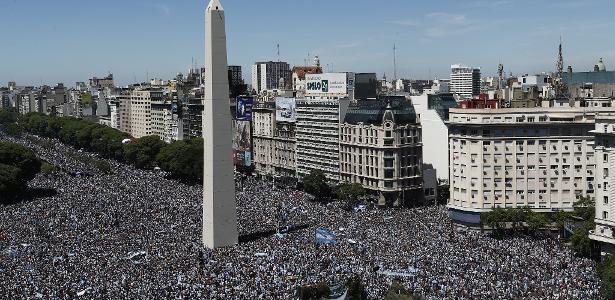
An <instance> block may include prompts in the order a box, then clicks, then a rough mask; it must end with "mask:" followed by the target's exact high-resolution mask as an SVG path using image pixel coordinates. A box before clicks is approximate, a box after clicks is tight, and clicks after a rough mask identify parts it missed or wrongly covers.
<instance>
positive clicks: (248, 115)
mask: <svg viewBox="0 0 615 300" xmlns="http://www.w3.org/2000/svg"><path fill="white" fill-rule="evenodd" d="M253 105H254V97H237V108H236V112H237V115H236V116H237V120H247V121H251V120H252V106H253Z"/></svg>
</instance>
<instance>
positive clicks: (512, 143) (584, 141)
mask: <svg viewBox="0 0 615 300" xmlns="http://www.w3.org/2000/svg"><path fill="white" fill-rule="evenodd" d="M597 112H615V109H613V108H597V109H594V110H591V111H589V110H588V111H586V110H584V109H580V108H531V109H530V108H510V109H492V110H486V109H451V110H450V116H449V122H448V127H449V160H450V175H449V178H450V195H451V196H450V200H449V203H448V208H449V215H450V216H451V218H452V219H454V220H456V221H460V222H465V223H471V224H479V222H480V213H482V212H487V211H490V210H491V209H493V208H495V207H502V208H514V207H524V206H528V207H530V208H532V209H533V210H536V211H540V212H554V211H557V210H572V208H573V206H572V205H573V204H574V203H575V202H576V201H577V199H578V197H579V196H584V197H594V196H595V192H596V188H597V187H596V183H599V182H600V180H602V179H601V178H597V176H598V174H597V172H596V157H595V154H594V149H593V146H594V136H593V134H592V133H591V131H592V130H593V129H594V117H595V115H596V113H597Z"/></svg>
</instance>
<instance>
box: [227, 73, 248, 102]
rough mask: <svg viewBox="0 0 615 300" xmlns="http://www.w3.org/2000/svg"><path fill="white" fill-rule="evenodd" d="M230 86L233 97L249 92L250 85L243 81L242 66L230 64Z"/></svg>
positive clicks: (230, 96) (230, 95)
mask: <svg viewBox="0 0 615 300" xmlns="http://www.w3.org/2000/svg"><path fill="white" fill-rule="evenodd" d="M228 87H229V98H231V99H234V98H236V97H237V96H240V95H243V94H246V93H247V88H248V87H247V86H246V84H245V83H244V82H243V77H242V73H241V66H228Z"/></svg>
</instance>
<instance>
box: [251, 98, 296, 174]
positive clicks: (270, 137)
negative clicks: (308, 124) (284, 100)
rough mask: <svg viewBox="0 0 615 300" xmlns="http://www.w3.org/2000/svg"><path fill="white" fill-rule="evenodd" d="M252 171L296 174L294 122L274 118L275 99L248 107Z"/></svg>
mask: <svg viewBox="0 0 615 300" xmlns="http://www.w3.org/2000/svg"><path fill="white" fill-rule="evenodd" d="M252 126H253V133H252V142H253V148H254V167H255V170H254V171H255V172H256V173H257V174H259V175H261V176H266V177H285V178H288V177H293V178H294V177H296V164H295V153H296V144H297V141H296V139H295V123H294V122H277V121H276V105H275V102H257V103H254V106H253V107H252Z"/></svg>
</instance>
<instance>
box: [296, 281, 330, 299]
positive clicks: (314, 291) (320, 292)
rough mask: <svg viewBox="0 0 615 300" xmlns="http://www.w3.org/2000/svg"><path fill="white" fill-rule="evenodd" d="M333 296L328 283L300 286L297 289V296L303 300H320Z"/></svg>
mask: <svg viewBox="0 0 615 300" xmlns="http://www.w3.org/2000/svg"><path fill="white" fill-rule="evenodd" d="M330 294H331V289H330V288H329V286H328V285H327V284H326V283H318V284H313V285H306V286H300V287H298V288H297V296H298V297H299V299H301V300H319V299H322V298H323V297H327V296H329V295H330Z"/></svg>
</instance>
